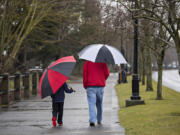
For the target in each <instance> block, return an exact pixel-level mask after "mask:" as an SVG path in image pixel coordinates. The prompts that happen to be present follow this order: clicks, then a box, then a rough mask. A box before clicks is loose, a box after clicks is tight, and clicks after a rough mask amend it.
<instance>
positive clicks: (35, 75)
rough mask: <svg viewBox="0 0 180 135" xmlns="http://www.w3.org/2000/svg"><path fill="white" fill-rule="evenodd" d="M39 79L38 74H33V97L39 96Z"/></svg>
mask: <svg viewBox="0 0 180 135" xmlns="http://www.w3.org/2000/svg"><path fill="white" fill-rule="evenodd" d="M37 81H38V79H37V72H33V75H32V95H36V94H37V84H38V82H37Z"/></svg>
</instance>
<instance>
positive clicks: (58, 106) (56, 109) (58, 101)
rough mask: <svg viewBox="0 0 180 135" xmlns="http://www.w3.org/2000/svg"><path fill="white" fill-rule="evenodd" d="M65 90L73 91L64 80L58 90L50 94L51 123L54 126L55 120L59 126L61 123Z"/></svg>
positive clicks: (67, 91)
mask: <svg viewBox="0 0 180 135" xmlns="http://www.w3.org/2000/svg"><path fill="white" fill-rule="evenodd" d="M65 92H66V93H72V92H75V91H74V90H73V89H72V88H70V87H68V85H67V83H66V82H65V83H64V84H63V85H62V86H61V87H60V88H59V90H58V91H57V92H56V93H55V94H52V95H51V98H52V115H53V118H52V124H53V126H54V127H56V121H57V123H58V124H59V126H62V125H63V120H62V118H63V110H64V107H63V106H64V99H65Z"/></svg>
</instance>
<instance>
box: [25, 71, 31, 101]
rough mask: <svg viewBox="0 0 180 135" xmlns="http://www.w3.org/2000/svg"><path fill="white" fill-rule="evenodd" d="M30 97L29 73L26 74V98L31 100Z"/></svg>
mask: <svg viewBox="0 0 180 135" xmlns="http://www.w3.org/2000/svg"><path fill="white" fill-rule="evenodd" d="M29 96H30V76H29V72H26V73H25V77H24V98H29Z"/></svg>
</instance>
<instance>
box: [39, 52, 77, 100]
mask: <svg viewBox="0 0 180 135" xmlns="http://www.w3.org/2000/svg"><path fill="white" fill-rule="evenodd" d="M75 63H76V60H75V58H74V57H73V56H67V57H63V58H60V59H58V60H56V61H55V62H53V63H52V64H51V65H50V66H48V67H47V69H46V70H45V71H44V73H43V75H42V77H41V79H40V81H39V94H40V96H41V98H44V97H46V96H49V95H51V94H54V93H56V92H57V90H58V89H59V88H60V87H61V86H62V85H63V84H64V82H65V81H66V80H67V79H68V78H69V76H70V74H71V72H72V70H73V68H74V66H75Z"/></svg>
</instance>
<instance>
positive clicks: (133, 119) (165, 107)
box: [116, 77, 180, 135]
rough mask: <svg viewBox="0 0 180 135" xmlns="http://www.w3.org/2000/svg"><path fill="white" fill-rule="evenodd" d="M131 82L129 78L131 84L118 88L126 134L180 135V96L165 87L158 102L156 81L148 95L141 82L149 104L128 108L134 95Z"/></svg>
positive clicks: (142, 93) (141, 93) (121, 85)
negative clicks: (126, 102) (126, 101)
mask: <svg viewBox="0 0 180 135" xmlns="http://www.w3.org/2000/svg"><path fill="white" fill-rule="evenodd" d="M131 80H132V78H131V77H129V78H128V83H125V84H120V85H117V86H116V92H117V95H118V101H119V106H120V110H119V120H120V124H121V125H122V126H123V127H124V128H125V130H126V135H180V93H178V92H176V91H174V90H171V89H169V88H166V87H163V91H162V92H163V100H156V92H157V91H156V85H157V84H156V82H153V88H154V91H152V92H146V87H145V85H144V86H142V85H141V83H140V84H139V88H140V96H141V98H142V99H144V100H145V105H137V106H131V107H125V100H126V99H129V98H130V96H131V95H132V88H131V85H132V83H131V82H132V81H131Z"/></svg>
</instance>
